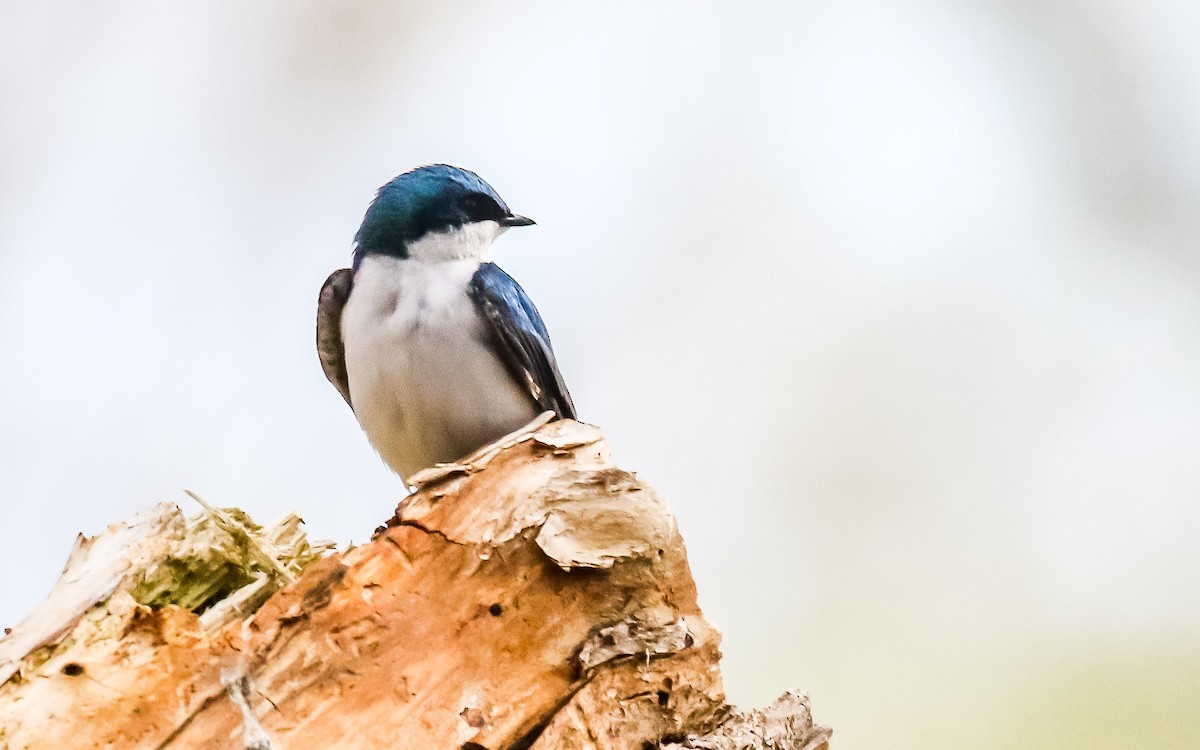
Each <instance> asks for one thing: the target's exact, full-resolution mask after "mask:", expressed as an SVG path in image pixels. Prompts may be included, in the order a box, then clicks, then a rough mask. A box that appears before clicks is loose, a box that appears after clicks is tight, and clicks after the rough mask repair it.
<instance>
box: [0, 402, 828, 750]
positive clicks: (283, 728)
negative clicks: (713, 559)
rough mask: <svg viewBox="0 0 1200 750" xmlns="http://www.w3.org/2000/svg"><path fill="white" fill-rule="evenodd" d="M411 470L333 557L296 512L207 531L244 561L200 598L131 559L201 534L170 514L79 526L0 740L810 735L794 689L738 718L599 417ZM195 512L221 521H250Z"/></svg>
mask: <svg viewBox="0 0 1200 750" xmlns="http://www.w3.org/2000/svg"><path fill="white" fill-rule="evenodd" d="M417 479H418V480H419V481H420V482H421V483H422V486H421V489H420V490H419V491H418V492H417V493H415V494H414V495H412V496H410V497H409V498H406V499H405V501H404V502H402V503H401V505H400V507H399V508H398V509H397V512H396V515H395V516H394V518H393V519H392V520H391V521H389V523H388V524H387V526H386V527H384V528H382V529H380V530H379V532H378V533H377V534H376V536H375V538H374V539H372V540H371V542H369V543H367V544H365V545H363V546H361V547H358V548H356V549H353V550H351V551H349V552H346V553H344V554H328V555H325V556H322V557H319V559H318V558H317V555H316V554H315V552H319V551H320V549H319V548H316V550H315V552H314V548H312V547H310V546H309V545H308V544H307V541H306V540H303V539H302V538H298V537H297V536H296V534H295V533H294V531H295V529H294V527H289V533H286V534H283V533H275V532H272V531H271V529H270V528H268V529H267V530H258V529H257V527H253V529H255V530H254V531H245V535H246V539H242V540H240V541H239V543H238V544H229V543H226V544H225V547H228V548H232V549H237V548H241V549H243V552H244V554H242V556H241V558H240V559H239V562H238V565H240V566H241V567H240V568H238V570H241V571H242V572H243V573H244V574H245V575H244V576H243V578H236V577H232V578H230V580H236V582H237V584H238V585H236V586H232V587H231V589H230V590H229V591H226V592H224V596H223V597H221V598H218V599H217V600H212V599H211V597H209V598H206V599H205V601H204V602H203V604H202V605H201V606H193V605H194V602H190V603H189V604H187V605H186V606H179V605H178V604H176V603H163V595H164V593H169V590H170V589H171V586H166V587H165V588H164V586H163V585H161V584H162V582H161V581H158V584H159V585H157V586H150V587H149V590H152V591H154V592H156V594H157V595H156V596H155V597H154V599H153V601H145V600H144V599H145V594H146V590H147V587H146V586H145V585H144V584H145V582H146V580H147V577H146V571H148V570H162V569H164V563H163V561H165V560H172V559H178V558H179V554H178V551H179V549H180V548H183V547H188V546H189V545H191V547H189V548H195V547H196V546H197V545H196V540H195V539H194V538H192V539H189V537H188V534H187V533H181V531H180V530H181V529H183V530H184V532H186V531H187V530H188V528H189V527H188V525H187V524H185V523H184V522H183V520H182V517H181V515H180V514H179V513H178V510H177V509H173V508H170V507H165V508H164V507H160V508H159V509H156V511H155V512H154V513H152V514H150V515H148V516H146V517H142V518H138V519H135V520H134V521H132V522H130V523H129V524H124V525H121V526H117V527H113V528H112V529H110V530H109V532H106V534H104V535H101V536H100V537H98V538H97V539H95V540H92V541H90V542H83V543H81V545H80V547H79V548H77V551H76V553H73V555H72V562H71V563H69V564H68V568H67V571H65V572H64V577H63V580H62V581H60V584H59V586H58V587H57V588H56V589H55V592H54V593H53V594H52V595H51V597H50V598H49V599H47V601H46V602H45V603H44V605H43V606H42V607H39V610H38V611H37V612H35V614H34V616H32V617H31V618H30V620H28V621H27V622H26V623H23V624H22V625H21V626H19V627H18V628H17V629H16V630H15V631H14V632H13V634H12V635H11V636H10V637H9V638H8V639H6V640H4V641H0V683H2V684H0V747H3V748H12V750H34V749H38V748H54V750H65V749H68V748H85V747H86V748H93V747H112V748H158V749H161V750H167V749H171V750H176V749H180V748H243V747H245V748H255V749H256V750H263V749H264V748H272V749H273V750H284V749H286V750H304V749H307V748H313V749H314V750H315V749H316V748H321V749H322V750H330V749H333V748H357V749H362V748H422V749H423V748H476V749H478V748H487V749H488V750H499V749H500V748H505V749H510V750H517V749H522V750H550V749H551V748H554V749H565V750H572V749H574V748H578V749H580V750H583V749H585V748H597V749H598V748H614V749H617V748H629V749H630V750H642V749H643V748H646V747H658V746H660V744H662V743H667V744H663V746H664V747H679V748H721V749H722V750H724V749H725V748H741V747H746V748H751V747H753V748H760V747H761V748H768V747H771V748H775V747H779V748H793V747H794V748H803V749H804V750H816V749H817V748H820V747H823V746H824V745H825V743H826V742H827V739H828V730H826V729H824V728H821V727H816V726H814V725H813V724H812V721H811V716H810V715H809V714H808V707H807V702H806V699H804V698H803V697H802V696H798V695H793V694H788V695H787V696H784V698H783V699H781V702H780V703H777V704H776V706H773V707H772V708H770V709H767V710H766V712H753V713H751V714H748V715H746V716H741V715H739V714H734V713H732V711H731V709H730V708H729V707H728V706H726V704H725V702H724V696H723V693H722V688H721V677H720V671H719V669H718V661H719V659H720V652H719V650H718V645H719V640H720V636H719V633H718V632H717V631H716V629H715V628H713V627H712V626H711V625H710V624H709V623H708V622H707V621H706V620H705V619H704V617H703V615H702V613H701V612H700V609H699V607H698V606H697V604H696V589H695V585H694V583H693V581H692V578H691V573H690V571H689V569H688V565H687V559H686V553H685V550H684V546H683V541H682V539H681V538H680V536H679V533H678V530H677V528H676V525H675V522H674V519H673V518H672V517H671V515H670V514H669V512H668V511H667V509H666V507H665V506H664V505H663V503H662V502H661V501H660V500H659V499H658V497H657V495H656V494H655V492H654V491H653V490H652V489H651V488H649V487H648V486H646V485H644V484H642V483H641V482H640V481H639V480H638V479H637V478H636V477H635V476H634V475H633V474H630V473H628V472H625V471H622V470H621V469H618V468H617V467H615V466H613V465H612V463H611V461H610V460H609V454H608V447H607V444H606V443H605V442H604V441H603V439H602V437H601V436H600V433H599V431H598V430H596V429H595V428H594V427H590V426H588V425H582V424H578V423H575V422H554V423H551V424H544V423H535V424H533V425H531V426H530V428H529V429H527V430H525V431H523V432H522V433H518V434H514V435H512V436H509V437H508V438H506V439H505V440H504V441H501V443H500V444H499V445H496V446H489V447H488V448H487V449H484V450H482V451H480V452H479V453H477V454H476V455H475V456H472V457H471V458H470V459H468V460H467V461H465V462H464V463H462V464H456V465H451V466H443V467H439V468H437V469H433V470H430V471H429V472H422V475H421V476H419V477H418V478H417ZM208 516H209V517H210V519H211V520H212V521H213V523H212V524H211V525H212V527H213V528H212V529H210V531H213V532H214V533H216V531H215V530H218V529H219V530H220V531H221V532H223V533H225V534H226V535H228V536H229V538H230V539H235V538H238V534H239V533H242V532H239V531H238V529H243V530H245V529H250V528H251V527H252V524H251V523H250V522H249V521H248V519H244V518H240V517H238V516H237V515H236V514H235V513H229V512H225V511H217V510H215V509H210V510H209V512H208ZM256 539H258V540H260V541H255V540H256ZM246 540H249V542H247V541H246ZM285 541H286V542H287V543H284V542H285ZM205 544H208V545H209V546H210V547H211V546H218V547H219V546H221V545H219V544H215V543H214V542H213V541H212V540H211V539H210V540H208V541H207V542H206V543H205ZM201 546H203V545H201ZM297 550H300V551H299V552H297ZM102 553H103V554H102ZM283 553H296V554H293V555H292V556H291V557H289V556H288V555H287V554H283ZM81 555H82V556H83V557H80V556H81ZM195 557H196V556H195V555H193V556H192V557H188V558H187V559H189V560H191V559H193V558H195ZM200 557H203V556H200ZM218 557H219V556H218ZM84 558H87V560H86V564H83V562H82V561H83V560H84ZM206 559H207V558H206ZM211 563H212V565H213V566H214V567H213V569H223V568H222V565H224V563H222V562H220V561H218V560H213V561H211ZM235 567H236V566H235ZM73 571H74V572H73ZM192 572H193V573H194V572H196V571H194V570H193V571H192ZM200 578H201V580H207V579H206V578H205V576H203V575H201V576H200ZM292 578H294V579H295V580H294V582H291V583H288V581H289V579H292ZM81 580H82V581H85V583H87V585H82V586H81V584H80V581H81ZM255 587H256V588H255ZM248 590H252V593H253V595H249V594H247V593H246V592H247V591H248ZM272 592H273V593H272ZM139 596H141V597H142V600H139V598H138V597H139ZM267 596H269V598H267ZM168 599H169V597H168ZM263 599H265V601H262V600H263ZM226 600H236V601H238V602H239V607H241V611H240V612H239V611H238V609H237V608H231V607H228V606H222V602H223V601H226ZM260 602H261V603H260ZM202 608H203V611H200V612H199V613H197V611H196V610H201V609H202ZM251 611H252V613H250V612H251ZM212 612H217V613H219V616H216V617H214V616H213V615H212V614H211V613H212ZM3 670H6V671H7V673H6V671H3ZM5 680H7V681H6V682H5ZM755 732H757V734H755ZM747 738H750V739H747ZM751 741H752V742H757V743H758V744H745V743H747V742H751ZM705 742H708V743H710V744H704V743H705ZM722 742H724V743H725V744H720V743H722ZM730 742H732V743H734V744H729V743H730ZM788 742H790V743H792V744H787V743H788ZM670 743H674V744H670ZM714 743H716V744H714ZM737 743H742V744H737Z"/></svg>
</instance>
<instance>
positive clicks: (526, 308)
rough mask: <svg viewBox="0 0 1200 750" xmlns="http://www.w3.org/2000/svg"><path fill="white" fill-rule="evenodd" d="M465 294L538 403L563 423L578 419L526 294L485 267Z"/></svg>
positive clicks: (504, 276)
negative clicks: (489, 325)
mask: <svg viewBox="0 0 1200 750" xmlns="http://www.w3.org/2000/svg"><path fill="white" fill-rule="evenodd" d="M467 293H468V294H469V295H470V297H471V299H472V300H473V301H474V302H475V307H476V308H477V309H478V310H479V312H480V313H482V314H483V317H484V318H485V319H486V320H487V321H488V323H490V324H491V330H492V333H493V334H494V337H495V343H496V345H497V348H498V349H499V351H500V354H501V356H502V357H503V358H504V363H505V365H507V367H508V369H509V371H510V372H512V374H513V376H514V377H516V378H517V380H519V381H520V382H521V383H522V385H525V386H526V387H527V388H528V389H529V394H530V396H532V397H533V399H534V401H536V402H537V403H538V404H539V405H540V406H541V407H542V408H543V409H547V410H551V411H554V412H555V413H557V414H558V416H560V417H562V418H563V419H575V404H574V403H572V402H571V394H570V393H568V392H567V386H566V384H565V383H564V382H563V378H562V373H560V372H559V371H558V363H557V362H555V360H554V350H553V349H551V348H550V334H548V333H546V325H545V324H544V323H543V322H542V316H541V315H538V311H537V308H536V307H534V306H533V301H532V300H530V299H529V296H528V295H527V294H525V290H524V289H522V288H521V286H520V285H519V284H517V282H516V281H514V280H513V278H512V277H511V276H509V275H508V274H506V273H505V272H504V271H502V270H500V267H499V266H497V265H495V264H494V263H484V264H482V265H480V266H479V270H478V271H476V272H475V276H474V277H473V278H472V279H471V284H470V286H469V287H468V288H467Z"/></svg>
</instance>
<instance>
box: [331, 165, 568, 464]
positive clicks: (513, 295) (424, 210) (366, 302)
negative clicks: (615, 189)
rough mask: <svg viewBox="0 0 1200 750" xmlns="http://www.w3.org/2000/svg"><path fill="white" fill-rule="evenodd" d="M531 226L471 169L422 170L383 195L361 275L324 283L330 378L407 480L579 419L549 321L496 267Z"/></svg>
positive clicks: (360, 244) (370, 214) (363, 231)
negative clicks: (497, 254) (557, 422)
mask: <svg viewBox="0 0 1200 750" xmlns="http://www.w3.org/2000/svg"><path fill="white" fill-rule="evenodd" d="M533 223H534V222H533V220H532V219H527V218H525V217H524V216H518V215H516V214H514V213H513V212H512V211H510V210H509V208H508V206H507V205H506V204H505V203H504V201H503V200H501V198H500V196H499V195H497V194H496V191H495V190H493V189H492V187H491V186H490V185H488V184H487V183H486V182H484V181H483V180H482V179H480V177H479V176H478V175H476V174H475V173H474V172H468V171H467V170H465V169H459V168H458V167H451V166H448V165H445V164H436V165H433V166H426V167H419V168H417V169H414V170H412V171H410V172H406V173H404V174H402V175H400V176H399V177H397V178H396V179H394V180H392V181H391V182H389V183H388V184H386V185H384V186H383V187H382V188H380V189H379V193H378V194H377V195H376V197H375V200H374V202H372V203H371V206H370V207H369V208H368V209H367V213H366V216H364V217H363V222H362V227H360V228H359V230H358V234H357V235H355V238H354V241H355V248H354V261H353V265H352V267H351V268H343V269H341V270H338V271H334V272H333V274H331V275H330V276H329V279H328V280H326V282H325V285H324V286H323V287H321V294H320V298H319V300H318V304H317V353H318V355H319V356H320V359H321V367H322V369H324V371H325V377H327V378H329V382H331V383H333V385H334V387H335V388H337V389H338V392H339V393H341V394H342V398H344V399H346V403H347V404H349V405H350V408H351V409H352V410H353V411H354V415H355V416H356V417H357V418H358V422H359V424H361V425H362V428H363V430H364V431H365V432H366V433H367V438H368V439H369V440H370V441H371V444H372V445H373V446H374V447H375V450H377V451H378V452H379V455H380V456H381V457H382V458H383V460H384V462H385V463H386V464H387V465H388V466H390V467H391V468H392V469H393V470H394V471H395V472H396V473H397V474H399V475H400V476H401V477H402V478H404V479H407V478H408V477H410V476H412V475H413V474H414V473H415V472H416V471H418V470H420V469H423V468H427V467H431V466H433V465H434V464H437V463H445V462H451V461H455V460H457V459H459V458H463V457H464V456H467V455H468V454H470V453H471V452H473V451H475V450H476V449H478V448H480V447H482V446H484V445H487V444H488V443H490V442H492V441H494V440H496V439H498V438H500V437H503V436H504V435H507V434H508V433H510V432H512V431H514V430H516V429H517V428H519V427H522V426H523V425H525V424H527V423H528V422H530V421H531V420H532V419H534V418H535V417H536V416H537V415H538V414H540V413H542V412H543V411H553V412H555V413H556V414H557V415H558V416H559V417H562V418H566V419H574V418H575V405H574V404H573V403H572V402H571V395H570V393H568V392H567V386H566V384H564V383H563V378H562V375H561V374H560V373H559V371H558V364H557V363H556V362H555V359H554V351H553V350H552V349H551V348H550V336H549V335H548V334H547V333H546V326H545V324H544V323H543V322H542V317H541V316H540V315H539V314H538V311H537V308H535V307H534V306H533V302H532V301H531V300H530V299H529V297H528V295H526V294H525V290H523V289H522V288H521V287H520V285H518V284H517V282H516V281H514V280H513V279H512V277H511V276H509V275H508V274H506V273H505V272H504V271H502V270H500V267H499V266H497V265H496V264H494V263H492V262H491V255H492V241H493V240H495V239H496V237H498V236H499V235H501V234H502V233H504V231H505V230H507V229H508V228H509V227H523V226H528V225H530V224H533Z"/></svg>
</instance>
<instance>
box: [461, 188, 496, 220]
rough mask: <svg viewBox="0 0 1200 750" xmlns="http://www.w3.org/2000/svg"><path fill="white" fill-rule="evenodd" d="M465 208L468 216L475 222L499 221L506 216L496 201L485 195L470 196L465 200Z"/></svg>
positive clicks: (475, 194)
mask: <svg viewBox="0 0 1200 750" xmlns="http://www.w3.org/2000/svg"><path fill="white" fill-rule="evenodd" d="M463 208H464V209H466V212H467V216H468V217H470V218H471V219H472V220H474V221H483V220H484V219H497V218H499V217H500V216H503V215H504V212H503V211H501V210H500V206H499V205H498V204H497V203H496V201H495V200H494V199H493V198H492V197H491V196H489V195H484V194H483V193H470V194H468V195H467V196H466V197H465V198H463Z"/></svg>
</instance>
